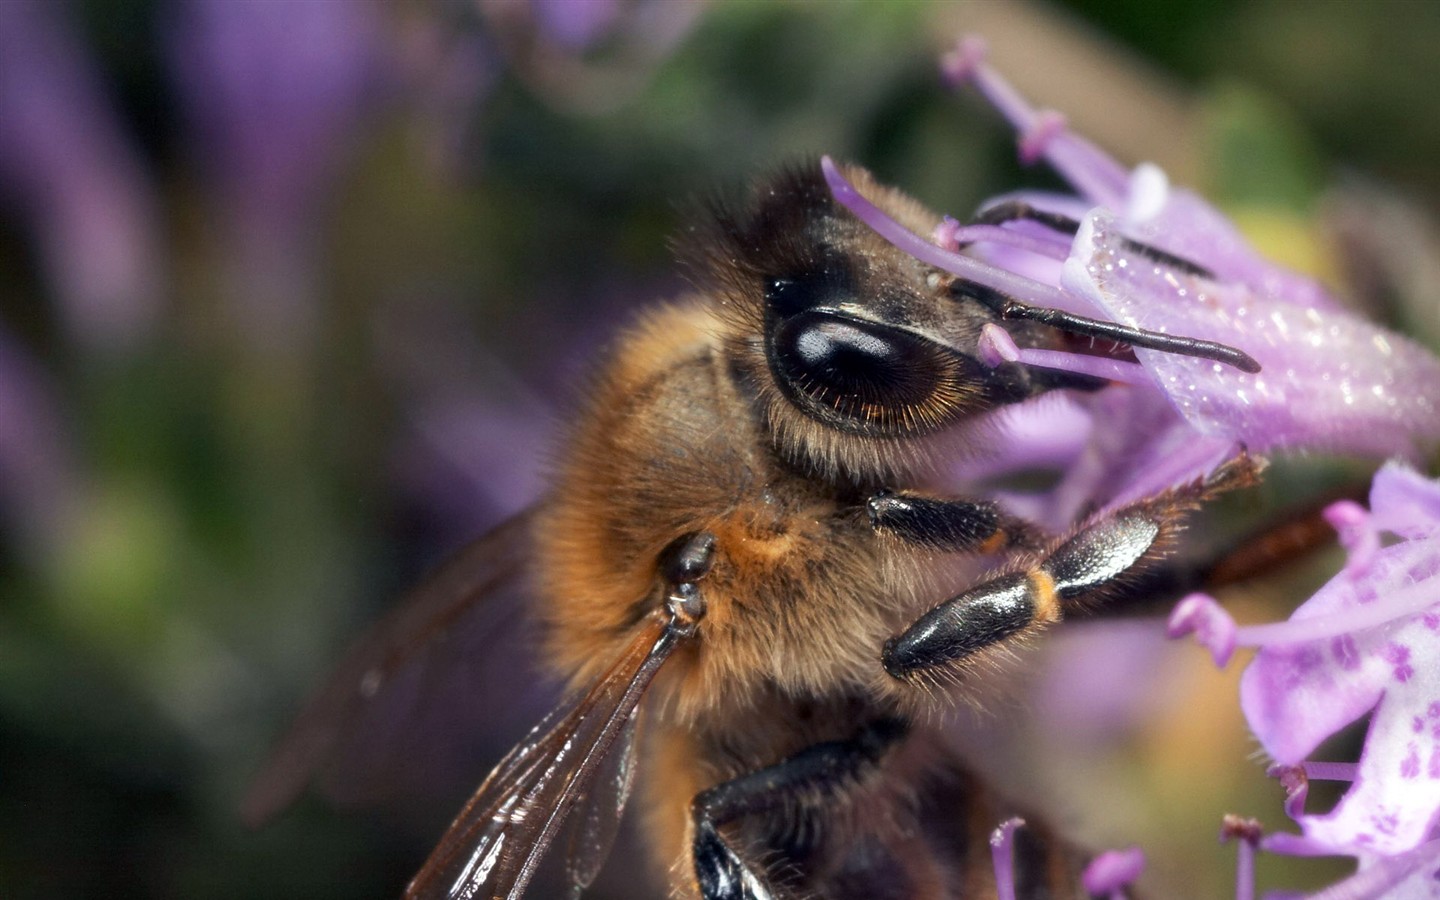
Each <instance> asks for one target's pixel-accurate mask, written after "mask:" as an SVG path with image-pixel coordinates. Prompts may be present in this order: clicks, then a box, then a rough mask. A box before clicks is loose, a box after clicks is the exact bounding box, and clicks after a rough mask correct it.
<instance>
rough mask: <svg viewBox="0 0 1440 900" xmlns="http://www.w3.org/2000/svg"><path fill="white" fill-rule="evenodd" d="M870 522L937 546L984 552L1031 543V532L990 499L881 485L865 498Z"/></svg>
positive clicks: (911, 540) (926, 545)
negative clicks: (897, 489)
mask: <svg viewBox="0 0 1440 900" xmlns="http://www.w3.org/2000/svg"><path fill="white" fill-rule="evenodd" d="M866 510H867V512H868V513H869V514H870V525H871V526H872V527H873V528H874V529H875V530H876V531H878V532H880V533H882V534H888V535H890V536H891V537H895V538H899V539H900V540H902V541H904V542H905V543H907V544H913V545H915V546H918V547H924V548H926V549H929V550H939V551H968V552H976V551H978V552H982V553H990V552H994V551H997V550H1003V549H1006V548H1009V547H1030V546H1034V545H1035V542H1036V539H1037V535H1036V533H1035V530H1034V528H1032V527H1031V526H1030V525H1029V524H1027V523H1026V522H1024V521H1023V520H1020V519H1017V518H1015V517H1013V516H1007V515H1005V514H1004V513H1003V512H1001V510H1000V508H999V507H998V506H996V505H995V504H994V503H988V502H974V501H970V500H946V499H942V498H939V497H927V496H924V495H923V494H917V493H914V492H910V491H905V492H892V491H882V492H881V493H879V494H876V495H875V496H873V497H871V498H870V500H869V502H868V503H866Z"/></svg>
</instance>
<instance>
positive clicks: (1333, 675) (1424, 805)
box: [1171, 462, 1440, 897]
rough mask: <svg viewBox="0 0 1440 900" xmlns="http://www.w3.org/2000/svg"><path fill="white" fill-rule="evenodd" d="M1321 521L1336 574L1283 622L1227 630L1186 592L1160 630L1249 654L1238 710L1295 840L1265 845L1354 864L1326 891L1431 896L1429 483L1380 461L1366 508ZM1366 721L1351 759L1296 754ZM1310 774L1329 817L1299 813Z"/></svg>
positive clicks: (1437, 766) (1436, 734)
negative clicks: (1329, 794) (1331, 798)
mask: <svg viewBox="0 0 1440 900" xmlns="http://www.w3.org/2000/svg"><path fill="white" fill-rule="evenodd" d="M1328 518H1329V519H1330V521H1331V522H1332V524H1336V525H1337V529H1338V530H1339V531H1340V533H1341V542H1342V544H1343V545H1344V546H1345V547H1346V549H1347V553H1348V556H1347V561H1346V565H1345V568H1344V569H1343V570H1342V571H1341V572H1340V573H1339V574H1338V575H1336V576H1335V577H1334V578H1332V579H1331V580H1330V581H1329V583H1327V584H1326V585H1325V586H1324V587H1322V588H1321V589H1320V590H1319V591H1318V592H1317V593H1316V594H1315V595H1314V596H1313V597H1311V598H1310V599H1309V600H1307V601H1306V602H1305V603H1304V604H1302V605H1301V606H1300V607H1299V608H1298V609H1296V610H1295V612H1294V614H1293V615H1292V616H1291V617H1290V620H1289V621H1288V622H1282V623H1276V624H1270V625H1251V626H1237V625H1236V624H1235V623H1234V621H1233V620H1231V619H1230V617H1229V615H1228V614H1227V613H1225V611H1224V610H1223V609H1221V607H1220V606H1219V605H1218V604H1217V603H1215V601H1214V600H1212V599H1210V598H1207V597H1204V596H1203V595H1194V596H1191V597H1188V598H1186V600H1184V601H1182V603H1181V604H1180V605H1179V606H1178V607H1176V610H1175V613H1174V614H1173V615H1172V616H1171V628H1172V634H1181V633H1187V632H1189V631H1194V632H1195V633H1196V634H1197V636H1198V637H1199V638H1200V640H1201V642H1202V643H1204V644H1205V645H1206V646H1208V647H1209V648H1210V649H1211V652H1212V653H1214V654H1215V656H1216V661H1217V662H1218V663H1219V664H1221V665H1223V664H1224V662H1225V660H1227V659H1228V658H1229V654H1230V652H1231V651H1233V650H1234V648H1235V647H1236V646H1250V647H1259V648H1260V651H1259V653H1258V654H1256V657H1255V660H1254V661H1253V662H1252V663H1251V664H1250V666H1249V667H1248V668H1247V669H1246V671H1245V674H1244V676H1243V677H1242V679H1241V682H1240V701H1241V708H1242V709H1243V710H1244V712H1245V717H1246V720H1247V721H1248V722H1249V724H1250V728H1251V730H1252V731H1253V732H1254V733H1255V736H1256V737H1257V738H1258V739H1259V740H1260V743H1261V745H1262V746H1263V747H1264V748H1265V751H1266V752H1267V753H1269V754H1270V755H1271V756H1272V757H1273V758H1274V759H1275V760H1276V761H1277V762H1278V763H1280V765H1279V766H1277V767H1275V768H1274V769H1272V771H1271V774H1272V775H1276V776H1277V777H1279V778H1280V781H1281V784H1282V786H1283V787H1284V788H1285V791H1286V805H1285V808H1286V813H1287V814H1288V815H1289V816H1290V817H1291V818H1292V819H1294V820H1295V821H1296V822H1297V823H1298V824H1299V825H1300V828H1301V832H1302V833H1301V834H1300V835H1294V834H1284V833H1280V834H1272V835H1270V836H1269V837H1267V838H1265V840H1264V842H1263V844H1262V846H1263V847H1264V848H1265V849H1267V850H1270V851H1272V852H1277V853H1286V854H1299V855H1347V856H1354V857H1356V858H1357V859H1358V860H1359V861H1360V870H1359V872H1358V873H1357V874H1356V876H1355V877H1354V878H1352V879H1349V880H1347V881H1345V882H1342V884H1341V885H1337V886H1335V887H1334V888H1332V889H1331V890H1332V891H1334V892H1335V893H1334V894H1333V896H1335V897H1375V896H1381V895H1382V894H1383V895H1385V896H1401V894H1399V893H1394V892H1396V891H1400V890H1401V885H1402V884H1408V885H1410V887H1409V888H1406V889H1405V890H1406V891H1408V893H1405V894H1404V896H1417V897H1431V896H1440V882H1436V881H1435V880H1434V879H1433V878H1432V877H1430V876H1428V875H1426V874H1425V872H1422V871H1420V870H1421V869H1425V868H1426V867H1427V866H1428V867H1429V868H1428V869H1427V870H1426V871H1428V872H1430V873H1431V874H1432V875H1433V873H1434V870H1436V869H1440V856H1437V853H1436V851H1437V850H1440V843H1437V839H1440V827H1437V826H1440V481H1436V480H1430V479H1426V478H1424V477H1422V476H1421V475H1419V474H1418V473H1416V472H1415V471H1413V470H1411V469H1409V468H1408V467H1406V466H1404V465H1402V464H1400V463H1394V462H1392V463H1389V464H1387V465H1385V466H1384V467H1382V468H1381V469H1380V471H1379V472H1378V473H1377V474H1376V476H1375V481H1374V484H1373V485H1372V487H1371V491H1370V510H1369V511H1368V512H1367V511H1365V510H1364V509H1362V508H1360V507H1359V506H1357V505H1355V504H1352V503H1348V502H1344V503H1339V504H1336V505H1335V506H1332V507H1331V508H1330V510H1329V511H1328ZM1367 713H1369V714H1370V715H1371V719H1370V725H1369V728H1368V730H1367V733H1366V736H1365V743H1364V747H1363V749H1362V750H1361V753H1360V759H1359V762H1358V764H1354V765H1350V764H1344V763H1326V762H1316V761H1312V760H1308V759H1307V757H1309V755H1310V754H1311V753H1313V752H1314V751H1315V749H1316V748H1317V747H1318V746H1319V745H1320V743H1321V742H1322V741H1324V740H1325V739H1326V738H1328V737H1330V736H1331V735H1332V734H1335V733H1336V732H1337V731H1339V730H1340V729H1342V728H1344V727H1345V726H1347V725H1349V724H1350V723H1352V722H1355V721H1357V720H1358V719H1360V718H1361V717H1362V716H1364V715H1366V714H1367ZM1314 778H1322V779H1331V780H1342V781H1349V782H1351V785H1350V788H1349V789H1348V790H1347V791H1346V792H1345V794H1344V796H1342V797H1341V799H1340V802H1339V803H1337V804H1336V805H1335V807H1334V809H1332V810H1330V811H1329V812H1326V813H1317V814H1307V813H1306V812H1305V799H1306V793H1307V791H1308V783H1309V781H1310V780H1311V779H1314ZM1427 879H1428V880H1427ZM1342 885H1343V886H1348V887H1345V888H1344V890H1341V887H1342ZM1426 891H1430V892H1432V893H1425V892H1426ZM1320 896H1331V893H1329V892H1326V893H1324V894H1321V895H1320Z"/></svg>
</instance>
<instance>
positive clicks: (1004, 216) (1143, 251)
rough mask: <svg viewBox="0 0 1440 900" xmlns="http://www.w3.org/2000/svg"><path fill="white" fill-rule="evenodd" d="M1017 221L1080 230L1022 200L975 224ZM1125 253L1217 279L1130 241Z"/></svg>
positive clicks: (1195, 265) (988, 212)
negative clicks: (1129, 252)
mask: <svg viewBox="0 0 1440 900" xmlns="http://www.w3.org/2000/svg"><path fill="white" fill-rule="evenodd" d="M1017 219H1026V220H1028V221H1031V222H1038V223H1040V224H1041V225H1044V226H1045V227H1046V228H1048V229H1050V230H1051V231H1058V232H1060V233H1061V234H1069V235H1073V234H1075V233H1076V232H1077V231H1079V230H1080V222H1079V220H1077V219H1072V218H1070V217H1069V216H1066V215H1061V214H1060V213H1053V212H1046V211H1045V210H1042V209H1036V208H1035V207H1033V206H1031V205H1030V204H1028V203H1024V202H1022V201H1020V200H1009V201H1006V202H1005V203H997V204H995V205H994V206H992V207H990V208H989V209H986V210H985V211H984V212H982V213H980V215H978V216H976V217H975V218H974V219H973V220H972V221H973V222H974V223H975V224H977V225H1003V224H1005V223H1006V222H1014V221H1016V220H1017ZM1124 244H1125V249H1126V250H1129V251H1131V252H1132V253H1138V254H1140V255H1141V256H1143V257H1145V258H1146V259H1148V260H1150V261H1151V262H1155V263H1159V264H1160V265H1162V266H1165V267H1166V268H1169V269H1174V270H1176V271H1177V272H1185V273H1187V274H1189V275H1196V276H1198V277H1200V278H1212V279H1213V278H1214V277H1215V273H1213V272H1211V271H1210V270H1209V269H1207V268H1205V267H1204V266H1202V265H1200V264H1199V263H1195V262H1191V261H1190V260H1188V259H1186V258H1185V257H1183V256H1176V255H1175V254H1173V253H1169V252H1167V251H1165V250H1161V249H1160V248H1159V247H1156V246H1153V245H1151V244H1145V243H1141V242H1140V241H1133V240H1131V239H1130V238H1125V239H1124Z"/></svg>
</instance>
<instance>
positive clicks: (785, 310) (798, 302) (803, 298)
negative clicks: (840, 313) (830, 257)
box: [765, 264, 852, 319]
mask: <svg viewBox="0 0 1440 900" xmlns="http://www.w3.org/2000/svg"><path fill="white" fill-rule="evenodd" d="M851 291H852V285H851V283H850V273H849V269H847V268H846V267H845V266H843V265H838V264H837V265H827V266H822V267H820V268H817V269H815V270H813V271H810V272H805V273H804V274H800V275H790V276H786V277H784V278H772V279H770V281H768V282H766V284H765V305H766V307H767V308H768V309H769V311H770V313H771V314H773V315H775V316H778V317H780V318H782V319H787V318H789V317H791V316H794V315H798V314H800V313H802V312H805V311H806V310H810V309H814V308H816V307H818V306H835V305H838V304H839V303H841V302H844V300H845V299H846V298H848V297H849V295H850V293H851Z"/></svg>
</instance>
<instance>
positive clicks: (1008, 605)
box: [881, 456, 1258, 678]
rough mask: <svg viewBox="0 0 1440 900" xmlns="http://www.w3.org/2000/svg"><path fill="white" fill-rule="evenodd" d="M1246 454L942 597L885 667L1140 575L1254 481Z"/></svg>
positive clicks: (1043, 621) (1056, 612)
mask: <svg viewBox="0 0 1440 900" xmlns="http://www.w3.org/2000/svg"><path fill="white" fill-rule="evenodd" d="M1257 474H1258V467H1257V466H1256V465H1255V463H1253V462H1252V461H1251V460H1250V459H1249V458H1248V457H1245V456H1242V457H1240V458H1239V459H1238V460H1236V461H1234V462H1232V463H1230V464H1227V465H1226V466H1224V467H1222V468H1221V469H1220V470H1218V471H1217V472H1216V473H1215V474H1214V475H1212V476H1211V477H1210V478H1208V479H1204V480H1199V481H1196V482H1193V483H1192V484H1189V485H1186V486H1184V487H1180V488H1176V489H1174V490H1170V491H1166V492H1164V493H1162V494H1159V495H1158V496H1156V497H1153V498H1151V499H1148V500H1142V501H1140V502H1138V503H1133V504H1131V505H1129V506H1126V507H1123V508H1122V509H1120V510H1117V511H1116V512H1114V513H1112V514H1110V515H1107V516H1105V517H1104V518H1102V519H1098V520H1096V521H1093V522H1091V523H1090V524H1088V525H1086V526H1085V527H1083V528H1081V529H1080V530H1079V531H1078V532H1076V533H1075V534H1074V535H1073V536H1072V537H1070V538H1068V539H1067V540H1064V541H1062V542H1060V543H1059V544H1058V545H1056V547H1055V548H1054V549H1053V550H1051V551H1050V553H1049V554H1048V555H1046V556H1045V558H1044V559H1042V560H1041V561H1040V563H1039V565H1037V566H1035V567H1034V568H1032V569H1030V570H1028V571H1024V572H1012V573H1009V574H1005V575H1000V576H998V577H996V578H992V579H990V580H989V581H986V582H984V583H983V584H980V585H977V586H976V587H974V588H971V589H970V590H968V591H965V592H964V593H962V594H960V595H958V596H956V597H954V598H952V599H950V600H947V601H945V602H944V603H941V604H940V605H939V606H936V607H935V608H934V609H932V610H930V611H929V612H928V613H926V614H925V615H923V616H921V617H920V619H919V620H918V621H916V622H915V624H914V625H911V626H910V627H909V628H908V629H906V631H905V632H904V633H903V634H901V635H899V636H898V637H894V638H891V639H890V640H889V641H886V642H885V648H884V651H883V653H882V657H881V659H882V661H883V662H884V665H885V671H887V672H889V673H890V674H891V675H892V676H894V677H895V678H906V677H910V676H914V675H917V674H922V673H924V672H926V671H927V670H931V669H936V668H938V667H941V666H944V665H946V664H947V663H953V662H957V661H959V660H963V659H964V658H965V657H967V656H970V655H971V654H973V653H975V652H976V651H978V650H982V649H984V648H986V647H989V646H992V645H994V644H997V643H999V642H1001V641H1004V640H1005V639H1007V638H1009V637H1011V636H1012V635H1015V634H1018V633H1020V632H1022V631H1026V630H1029V629H1031V628H1032V627H1043V626H1045V625H1049V624H1052V623H1054V622H1057V621H1059V620H1060V619H1061V618H1062V617H1063V615H1064V613H1065V612H1066V611H1068V610H1071V609H1074V608H1075V607H1077V606H1079V605H1081V604H1085V603H1090V602H1093V601H1097V600H1100V599H1104V598H1106V597H1108V596H1110V595H1112V594H1114V593H1116V592H1119V591H1124V590H1128V589H1130V588H1131V587H1132V586H1134V585H1136V584H1141V583H1143V579H1144V576H1145V575H1146V574H1147V573H1148V572H1149V570H1151V569H1152V568H1153V567H1154V564H1155V563H1157V562H1158V561H1160V560H1161V559H1162V558H1163V557H1164V556H1165V555H1166V554H1167V553H1168V552H1169V550H1170V547H1171V545H1172V544H1173V542H1174V538H1175V535H1176V534H1177V533H1178V532H1179V531H1180V530H1181V529H1182V528H1183V527H1184V521H1185V517H1186V516H1187V515H1188V514H1189V513H1190V512H1192V511H1193V510H1194V509H1195V508H1196V507H1198V506H1199V505H1200V503H1202V502H1203V501H1205V500H1208V499H1209V498H1211V497H1213V496H1214V495H1216V494H1218V493H1220V492H1221V491H1224V490H1229V489H1231V488H1236V487H1243V486H1247V485H1250V484H1253V483H1254V482H1255V479H1256V476H1257Z"/></svg>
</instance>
